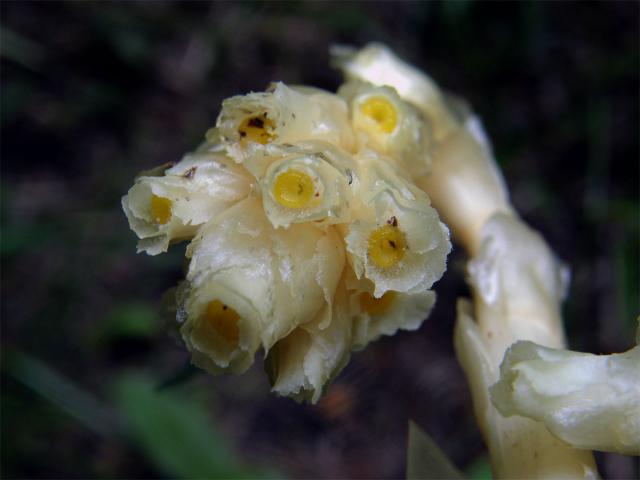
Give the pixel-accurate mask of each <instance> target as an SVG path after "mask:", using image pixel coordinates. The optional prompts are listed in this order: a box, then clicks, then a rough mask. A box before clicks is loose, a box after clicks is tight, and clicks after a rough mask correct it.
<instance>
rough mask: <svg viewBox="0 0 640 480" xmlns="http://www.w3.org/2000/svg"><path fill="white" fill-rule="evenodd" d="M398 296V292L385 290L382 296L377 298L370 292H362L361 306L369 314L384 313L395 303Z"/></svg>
mask: <svg viewBox="0 0 640 480" xmlns="http://www.w3.org/2000/svg"><path fill="white" fill-rule="evenodd" d="M395 298H396V292H393V291H391V290H390V291H388V292H385V293H384V295H382V296H381V297H380V298H376V297H374V296H373V295H371V294H370V293H369V292H362V293H361V294H360V306H361V307H362V309H363V310H364V311H365V312H367V313H368V314H369V315H382V314H383V313H385V312H386V311H387V310H389V307H390V306H391V304H392V303H393V301H394V300H395Z"/></svg>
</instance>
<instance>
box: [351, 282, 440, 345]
mask: <svg viewBox="0 0 640 480" xmlns="http://www.w3.org/2000/svg"><path fill="white" fill-rule="evenodd" d="M347 285H348V288H349V301H350V308H351V312H353V313H352V315H353V348H354V349H362V348H364V347H366V346H367V345H368V344H369V343H370V342H373V341H375V340H377V339H378V338H380V337H381V336H383V335H394V334H395V333H396V332H397V331H398V330H417V329H418V328H420V325H422V322H423V321H424V320H425V319H426V318H427V317H428V316H429V313H430V312H431V309H432V308H433V305H434V304H435V301H436V294H435V292H433V291H432V290H426V291H422V292H417V293H412V294H408V293H402V292H396V291H394V290H387V291H386V292H385V293H384V294H383V295H382V296H381V297H379V298H376V297H375V296H374V294H373V292H374V286H373V284H372V282H371V281H369V280H366V279H364V278H363V279H360V280H358V279H356V278H355V276H351V277H350V278H349V279H348V281H347Z"/></svg>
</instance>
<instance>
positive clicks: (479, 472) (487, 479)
mask: <svg viewBox="0 0 640 480" xmlns="http://www.w3.org/2000/svg"><path fill="white" fill-rule="evenodd" d="M466 473H467V474H466V477H467V478H469V479H471V480H491V479H492V478H493V474H492V473H491V462H490V461H489V457H487V456H486V455H485V456H483V457H480V458H478V459H476V460H475V461H474V462H473V463H472V464H471V466H470V467H469V468H468V469H467V472H466Z"/></svg>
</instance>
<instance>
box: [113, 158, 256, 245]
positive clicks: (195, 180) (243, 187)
mask: <svg viewBox="0 0 640 480" xmlns="http://www.w3.org/2000/svg"><path fill="white" fill-rule="evenodd" d="M251 184H252V179H251V177H250V176H249V175H248V174H247V172H246V171H244V169H242V168H239V167H238V166H237V165H235V164H234V162H232V161H231V160H230V159H229V158H227V157H226V156H225V155H224V154H222V153H217V152H208V151H206V146H205V147H203V148H201V150H199V151H198V152H195V153H193V154H189V155H186V156H185V157H184V158H183V159H182V160H181V161H180V162H179V163H178V164H176V165H174V166H172V167H170V168H168V169H166V170H164V171H163V172H162V175H156V176H151V175H143V176H140V177H138V178H137V179H136V182H135V184H134V186H133V187H131V189H130V190H129V192H128V193H127V195H125V196H124V197H123V198H122V208H123V210H124V212H125V214H126V216H127V219H128V220H129V226H130V227H131V229H132V230H133V231H134V232H135V234H136V235H137V236H138V238H139V239H140V241H139V242H138V252H141V251H144V252H146V253H148V254H149V255H157V254H158V253H162V252H166V251H167V248H168V246H169V243H170V242H171V241H173V240H183V239H187V238H192V237H193V236H194V235H195V233H196V232H197V230H198V227H199V226H200V225H203V224H204V223H206V222H207V221H209V220H210V219H212V218H213V217H214V216H215V215H216V214H218V213H220V212H222V211H224V210H226V209H227V208H228V207H230V206H231V205H233V204H234V203H235V202H237V201H238V200H240V199H242V198H244V197H246V196H247V195H248V193H249V191H250V189H251Z"/></svg>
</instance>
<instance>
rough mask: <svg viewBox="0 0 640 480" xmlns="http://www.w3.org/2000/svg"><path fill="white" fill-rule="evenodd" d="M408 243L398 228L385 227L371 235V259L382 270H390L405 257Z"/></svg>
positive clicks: (392, 226)
mask: <svg viewBox="0 0 640 480" xmlns="http://www.w3.org/2000/svg"><path fill="white" fill-rule="evenodd" d="M406 249H407V241H406V240H405V238H404V233H402V232H401V231H400V229H399V228H398V227H397V226H394V225H390V224H387V225H384V226H382V227H380V228H376V229H375V230H374V231H373V232H371V235H369V249H368V253H369V258H370V259H371V261H372V262H373V263H375V264H376V265H377V266H378V267H380V268H389V267H392V266H394V265H395V264H397V263H398V262H399V261H400V260H402V258H403V257H404V252H405V250H406Z"/></svg>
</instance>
